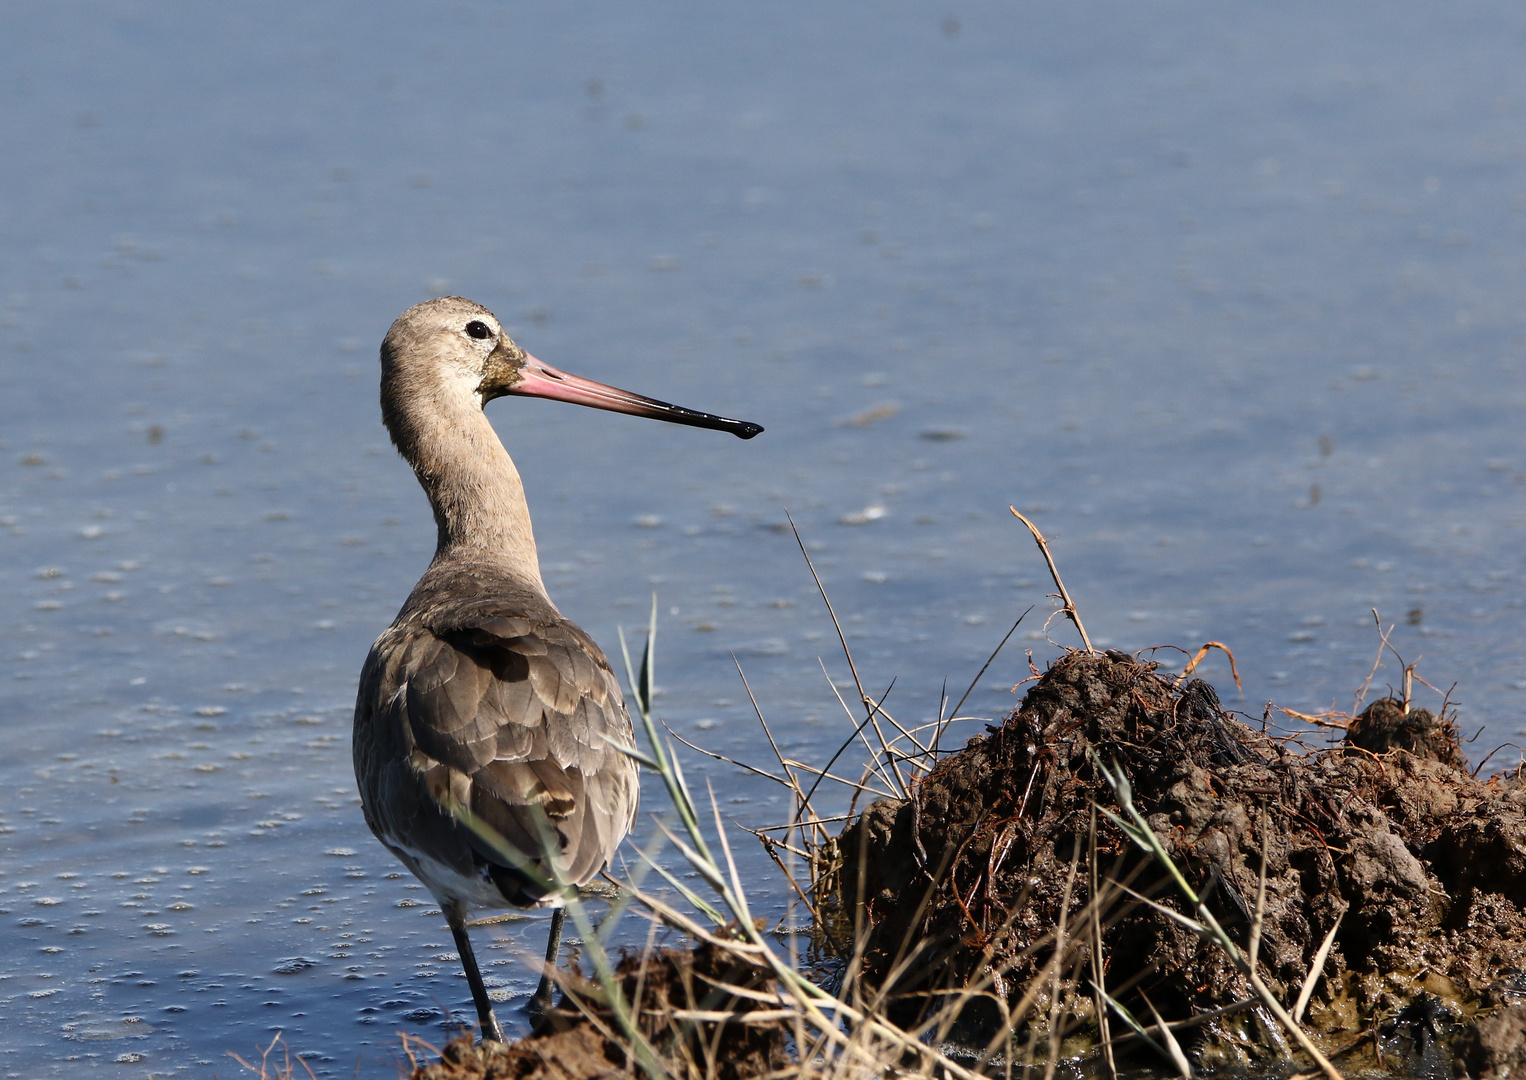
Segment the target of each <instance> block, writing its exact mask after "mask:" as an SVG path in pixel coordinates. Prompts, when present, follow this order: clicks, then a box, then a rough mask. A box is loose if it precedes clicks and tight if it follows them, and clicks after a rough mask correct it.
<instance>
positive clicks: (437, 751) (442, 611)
mask: <svg viewBox="0 0 1526 1080" xmlns="http://www.w3.org/2000/svg"><path fill="white" fill-rule="evenodd" d="M381 367H382V376H381V406H382V421H383V423H385V424H386V426H387V431H388V432H389V433H390V434H391V436H392V441H393V443H395V444H396V445H397V449H398V451H399V452H400V453H401V454H402V456H403V457H404V458H405V459H407V461H408V464H410V465H412V466H413V471H414V473H415V474H416V475H417V476H418V478H419V483H420V484H421V485H423V488H424V493H425V494H426V495H428V496H429V504H430V506H432V507H433V508H434V516H435V523H436V525H437V526H438V528H439V543H438V546H437V547H436V548H435V554H434V559H433V561H432V562H430V564H429V569H428V570H426V571H425V573H424V576H423V577H422V578H420V579H419V583H418V584H417V585H415V586H414V588H413V592H412V594H410V595H409V597H408V600H407V602H406V603H405V604H404V605H403V608H402V610H401V611H400V612H398V615H397V619H396V620H394V622H393V623H392V625H391V626H390V627H388V628H387V630H386V631H385V632H384V633H383V634H382V635H381V637H379V638H377V639H376V644H375V645H373V646H372V647H371V653H370V655H369V656H367V657H366V663H365V667H364V669H362V671H361V674H360V690H359V694H358V696H357V699H356V702H355V733H354V734H355V742H354V750H355V778H356V780H357V781H358V782H359V784H360V798H361V805H362V806H363V807H364V808H365V815H366V824H367V825H369V826H370V827H371V831H372V832H374V833H375V834H376V837H377V839H379V840H380V841H381V842H382V843H383V844H385V845H386V846H387V848H388V850H390V851H391V852H392V853H393V854H394V855H396V856H397V857H398V858H399V859H401V860H402V862H403V865H405V866H407V867H408V869H409V870H411V871H413V873H414V875H415V876H417V877H418V879H419V880H420V881H422V882H423V883H424V884H425V885H426V886H427V887H428V888H429V891H430V892H431V893H433V894H434V898H435V899H436V900H437V901H439V904H440V910H441V911H442V912H443V913H444V915H445V919H446V922H448V923H449V924H450V932H451V934H452V936H454V938H455V940H456V948H457V951H458V953H459V955H460V958H461V968H462V970H463V971H464V972H465V973H466V979H467V982H468V983H469V984H470V986H471V991H472V1001H473V1002H474V1003H475V1004H476V1006H477V1016H478V1019H479V1021H480V1023H481V1031H482V1037H483V1038H485V1039H498V1040H502V1039H503V1029H502V1028H501V1027H500V1026H499V1024H498V1019H497V1017H495V1016H494V1015H493V1006H492V1003H491V1002H490V1001H489V1000H488V996H487V990H486V989H485V988H484V987H483V985H482V975H481V973H480V972H479V971H478V969H477V960H476V957H475V956H474V955H473V954H472V943H471V939H470V938H469V937H468V935H467V932H466V925H465V924H466V919H467V917H468V915H469V914H470V913H471V912H473V911H479V910H483V909H488V910H501V909H503V908H507V907H521V908H526V907H553V908H555V911H554V912H553V915H552V920H551V935H550V940H549V941H548V942H547V945H546V968H545V973H544V974H543V976H542V978H541V981H540V986H539V987H538V988H537V990H536V992H535V995H534V997H533V998H532V999H531V1010H532V1011H544V1009H545V1007H546V1005H547V1004H549V1002H550V996H551V985H552V984H551V979H550V977H549V976H550V972H551V971H553V970H554V969H555V967H556V962H557V957H558V953H559V950H560V945H561V930H562V916H563V908H562V907H561V904H562V898H561V897H560V896H559V895H557V894H556V892H555V891H554V890H553V889H552V888H551V887H550V885H549V882H550V881H551V880H555V879H559V880H561V881H562V882H565V883H567V884H570V885H583V884H586V883H587V882H589V881H591V880H592V879H593V877H594V876H595V875H596V874H598V873H599V871H600V870H602V869H603V868H604V867H605V866H606V865H607V864H608V862H609V860H610V857H611V856H612V855H613V854H614V851H615V848H616V847H618V846H619V844H620V841H621V840H622V839H624V837H625V834H626V833H627V832H628V831H629V830H630V827H631V823H632V821H633V820H634V818H635V814H636V801H637V795H638V785H637V773H636V765H635V763H634V762H633V761H632V760H631V759H630V758H629V757H627V756H626V755H625V754H623V753H621V752H620V749H619V748H620V747H621V746H626V747H631V746H634V741H633V736H632V731H631V721H630V717H629V716H628V715H627V714H626V711H625V702H624V700H623V699H622V697H621V695H620V686H619V683H618V682H617V681H616V679H615V676H614V674H613V673H612V672H611V671H610V667H609V661H608V660H606V659H605V658H604V654H603V652H601V651H600V650H599V647H598V646H597V645H595V644H594V642H593V639H592V638H590V637H589V636H588V635H587V634H585V633H584V632H583V631H582V630H581V629H579V628H578V627H577V626H575V625H574V624H573V623H572V622H570V621H568V620H567V619H566V618H564V617H563V616H562V613H561V612H559V611H557V609H556V605H555V604H553V603H552V602H551V599H550V597H548V596H547V595H546V587H545V584H544V583H543V582H542V581H541V576H540V563H539V561H538V559H537V558H536V553H535V537H534V534H533V533H532V532H531V529H530V512H529V509H528V508H527V507H526V505H525V495H524V487H523V486H522V485H521V483H520V480H519V473H518V471H517V470H516V469H515V468H514V462H513V461H511V460H510V459H509V455H508V453H507V451H505V450H504V448H503V444H502V443H501V442H499V441H498V436H497V434H496V433H495V432H494V431H493V428H492V426H491V425H490V424H489V423H488V421H487V417H486V416H485V415H484V414H483V411H482V410H483V406H484V405H485V404H486V403H487V402H489V401H491V400H492V399H493V398H496V397H502V396H503V395H505V394H519V395H525V396H530V397H547V398H555V399H557V400H559V401H571V402H574V403H576V404H579V405H590V406H593V407H594V408H596V409H609V410H612V411H614V412H625V413H633V414H635V415H637V416H650V417H655V418H657V419H659V420H668V421H671V422H673V423H677V424H691V425H693V426H695V427H706V428H715V429H717V430H719V431H729V432H731V433H732V434H734V435H737V436H739V437H741V438H743V439H750V438H752V437H753V436H754V435H756V434H758V432H760V431H762V430H763V429H762V428H761V427H759V426H758V425H757V424H750V423H746V422H744V421H740V420H727V419H725V418H724V417H719V416H711V415H710V414H708V413H700V412H693V411H691V410H689V409H683V408H679V407H678V406H676V405H669V404H667V403H666V402H662V401H654V400H652V399H651V398H645V397H641V396H640V395H638V394H632V393H629V392H627V391H625V390H617V389H615V388H614V387H612V386H605V385H603V384H601V383H596V382H592V381H590V380H588V379H581V378H578V377H577V376H575V375H568V374H566V373H565V372H561V371H558V370H557V369H556V368H554V367H551V366H550V365H549V364H543V363H541V362H540V361H539V360H537V359H535V358H534V357H533V356H531V355H530V354H529V353H527V352H525V350H524V349H522V348H520V347H519V346H518V345H516V344H515V343H514V342H513V341H511V340H509V338H508V336H507V335H506V334H504V332H503V328H502V327H501V326H500V325H499V323H498V320H497V319H496V318H494V317H493V314H492V312H490V311H488V310H487V309H486V308H484V307H482V306H480V305H478V304H474V303H472V302H471V301H470V300H463V299H461V298H460V297H454V296H452V297H445V298H443V299H439V300H430V301H427V302H425V303H422V304H419V305H418V306H416V307H412V308H409V309H408V310H407V311H405V312H403V314H402V315H400V316H399V317H398V320H397V321H396V322H395V323H393V324H392V328H391V329H390V330H389V331H387V337H386V340H384V341H383V342H382V347H381ZM505 847H507V849H508V854H510V855H513V856H514V857H506V852H505ZM553 863H554V869H553V865H552V864H553Z"/></svg>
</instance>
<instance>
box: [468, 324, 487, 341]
mask: <svg viewBox="0 0 1526 1080" xmlns="http://www.w3.org/2000/svg"><path fill="white" fill-rule="evenodd" d="M466 332H467V333H468V334H470V335H471V336H472V337H474V338H476V339H477V340H478V341H481V340H482V339H483V338H490V337H492V336H493V332H492V331H491V330H489V329H488V328H487V323H485V322H483V321H482V320H480V319H473V320H472V321H471V322H469V323H467V324H466Z"/></svg>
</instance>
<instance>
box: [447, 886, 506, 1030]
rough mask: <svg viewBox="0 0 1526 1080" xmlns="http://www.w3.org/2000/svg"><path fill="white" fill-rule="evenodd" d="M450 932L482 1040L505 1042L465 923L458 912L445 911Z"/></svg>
mask: <svg viewBox="0 0 1526 1080" xmlns="http://www.w3.org/2000/svg"><path fill="white" fill-rule="evenodd" d="M445 919H446V921H447V922H448V923H449V924H450V934H451V936H452V937H453V938H455V939H456V952H457V954H458V955H459V956H460V957H461V970H462V971H464V972H466V982H467V985H468V986H470V987H471V988H472V1002H473V1003H474V1004H475V1005H476V1006H477V1024H478V1027H479V1028H480V1029H481V1034H482V1038H483V1040H484V1041H486V1040H488V1039H492V1040H494V1041H495V1042H505V1041H507V1040H505V1039H504V1037H503V1028H502V1027H501V1026H499V1023H498V1017H496V1016H494V1015H493V1003H492V1002H491V1001H489V1000H488V996H487V987H485V986H483V985H482V972H480V971H478V970H477V955H476V954H475V953H473V952H472V939H471V938H470V937H468V936H467V933H466V923H465V922H464V920H463V919H462V918H461V915H460V913H459V912H447V913H446V916H445Z"/></svg>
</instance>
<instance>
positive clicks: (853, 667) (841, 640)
mask: <svg viewBox="0 0 1526 1080" xmlns="http://www.w3.org/2000/svg"><path fill="white" fill-rule="evenodd" d="M784 516H785V517H786V518H787V519H788V520H789V527H790V529H791V531H793V532H794V534H795V543H797V544H799V545H800V554H801V555H803V556H804V557H805V565H806V568H807V569H809V570H810V571H811V578H812V580H814V581H815V582H816V590H817V591H818V592H820V593H821V602H822V603H824V604H826V606H827V614H828V615H830V616H831V617H832V627H833V629H835V630H836V631H837V641H838V644H840V645H841V646H842V654H843V656H844V657H846V658H847V661H848V670H849V671H850V672H852V673H853V685H854V686H855V687H857V688H858V698H859V700H860V701H862V702H863V703H864V706H865V708H866V709H868V711H869V716H868V719H869V721H870V723H871V724H872V725H873V726H874V733H875V735H876V736H878V737H879V740H880V745H881V746H883V745H885V736H884V733H883V732H881V731H880V726H879V722H878V720H876V719H875V710H876V709H877V708H878V706H877V705H876V704H875V701H874V699H873V698H871V697H870V696H869V695H868V694H866V693H865V692H864V681H863V680H862V679H861V678H859V676H858V665H857V664H856V663H854V661H853V650H852V649H849V648H848V636H847V635H846V634H845V633H843V629H842V623H841V622H839V621H838V619H837V612H836V610H834V609H833V607H832V600H831V598H830V597H828V596H827V589H826V586H825V585H823V584H822V583H821V575H820V574H818V573H816V564H815V563H813V562H811V553H810V552H809V551H806V550H805V541H804V540H803V539H801V537H800V529H799V528H798V527H796V525H795V519H794V518H792V517H790V515H789V511H787V510H786V511H785V513H784ZM824 670H825V668H824V667H823V671H824ZM827 681H828V682H829V683H830V682H831V681H832V679H831V676H828V677H827ZM836 689H837V688H836V687H835V686H834V687H833V692H834V693H835V692H836ZM887 693H888V691H887ZM845 707H846V706H845ZM871 753H872V751H871ZM891 770H892V772H895V766H894V764H892V765H891ZM895 775H896V777H897V779H898V780H899V778H900V774H899V773H898V772H896V773H895ZM895 786H896V788H897V790H899V791H900V793H901V797H902V798H905V796H906V785H905V784H904V783H898V784H896V785H895Z"/></svg>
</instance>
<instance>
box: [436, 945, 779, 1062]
mask: <svg viewBox="0 0 1526 1080" xmlns="http://www.w3.org/2000/svg"><path fill="white" fill-rule="evenodd" d="M616 974H617V976H618V977H619V979H620V985H621V989H622V991H623V993H624V995H625V1000H626V1001H627V1002H632V1003H639V1004H638V1005H637V1006H636V1007H635V1008H634V1011H635V1012H636V1015H637V1023H638V1025H639V1027H640V1028H641V1032H642V1034H643V1035H645V1036H646V1038H647V1041H648V1042H649V1043H650V1044H651V1046H652V1047H653V1048H654V1049H655V1050H656V1052H657V1054H658V1056H659V1057H660V1059H661V1060H662V1063H663V1065H664V1066H665V1067H666V1068H667V1070H668V1072H669V1073H670V1074H672V1075H678V1076H682V1075H700V1076H706V1077H714V1078H716V1080H749V1078H751V1077H757V1076H763V1075H765V1074H767V1073H771V1072H775V1071H777V1070H780V1069H783V1068H785V1067H786V1066H788V1065H789V1064H790V1060H791V1059H790V1056H789V1054H788V1052H787V1049H788V1045H789V1039H790V1034H791V1033H790V1032H789V1031H788V1030H787V1029H786V1028H785V1027H784V1026H783V1025H781V1024H777V1023H775V1024H767V1023H764V1024H754V1023H748V1022H747V1020H746V1014H747V1013H749V1012H756V1011H758V1010H760V1009H767V1008H768V1005H767V1004H766V1003H763V1002H760V1001H758V1000H756V999H754V998H752V997H749V996H742V997H739V996H737V995H736V994H735V993H733V992H732V991H731V990H729V989H727V988H728V987H737V988H740V989H741V990H743V991H750V992H753V993H758V994H760V995H770V994H772V992H773V987H774V984H773V981H772V980H771V979H770V978H769V977H768V976H767V975H766V973H765V972H764V971H763V970H762V969H761V968H758V967H755V966H753V965H750V964H746V963H743V962H740V961H738V960H736V959H735V958H733V957H729V956H726V955H724V954H722V953H721V952H720V950H718V949H715V948H714V947H712V946H710V945H708V944H704V945H699V946H697V947H696V948H695V949H694V950H693V951H685V950H680V949H659V950H656V951H655V952H652V953H650V954H646V955H642V956H625V957H623V958H622V959H621V961H620V965H619V967H618V968H617V969H616ZM718 1015H724V1016H725V1017H726V1019H720V1020H717V1019H715V1017H716V1016H718ZM619 1033H620V1026H619V1024H618V1023H617V1021H616V1020H615V1017H614V1014H613V1013H612V1012H611V1010H610V1008H609V1005H608V1002H607V1001H606V999H605V995H604V992H603V989H602V988H601V987H600V986H599V984H598V983H595V982H590V981H588V980H585V979H582V978H573V979H572V980H571V981H570V982H568V983H567V984H566V985H564V987H563V992H562V997H561V1000H560V1001H559V1002H558V1004H557V1007H556V1008H555V1009H553V1010H552V1012H551V1013H550V1015H549V1016H548V1017H547V1018H546V1020H545V1021H544V1022H543V1023H542V1024H541V1025H540V1030H538V1031H537V1032H536V1033H535V1034H533V1035H530V1036H528V1037H526V1038H523V1039H519V1040H516V1041H515V1042H512V1043H509V1044H507V1045H505V1044H503V1043H492V1042H488V1043H482V1044H481V1045H476V1046H474V1045H473V1044H472V1039H471V1037H470V1036H463V1037H461V1038H458V1039H455V1040H453V1041H452V1042H450V1043H448V1044H447V1045H446V1046H445V1048H444V1050H443V1051H442V1052H441V1060H440V1061H438V1062H435V1063H433V1064H430V1065H424V1066H420V1067H418V1068H416V1069H414V1071H413V1072H412V1073H410V1074H409V1075H410V1077H411V1080H589V1078H592V1077H602V1076H609V1075H613V1074H620V1075H629V1074H631V1073H633V1072H635V1071H636V1063H635V1062H633V1061H631V1060H630V1055H629V1053H628V1046H627V1044H626V1041H625V1039H624V1038H622V1037H619ZM611 1035H614V1036H615V1037H611Z"/></svg>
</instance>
